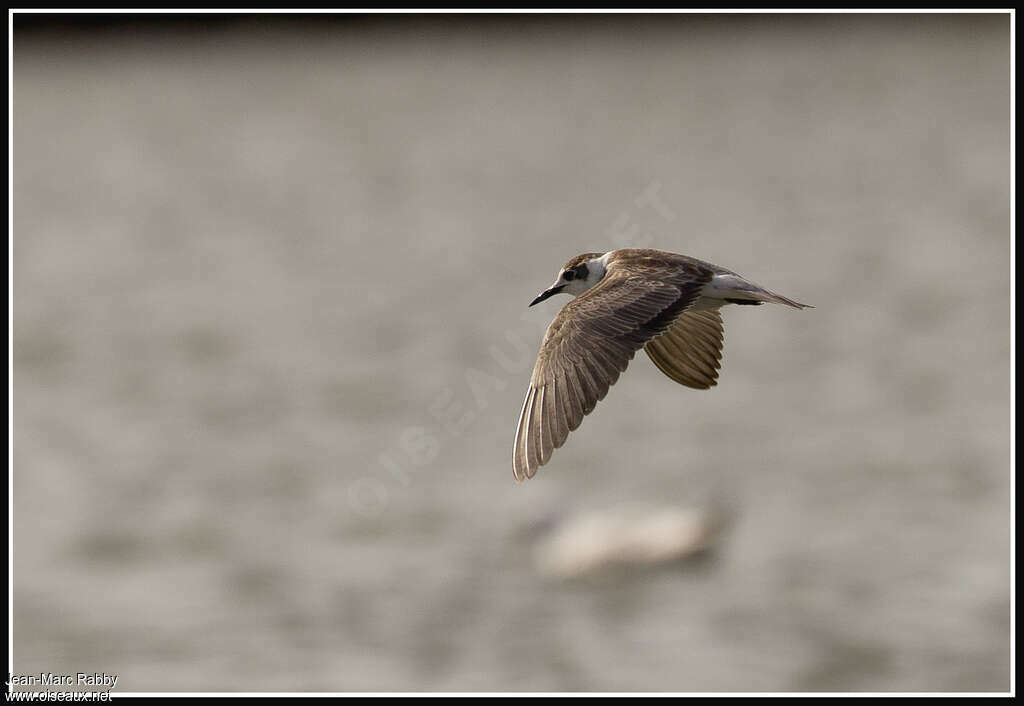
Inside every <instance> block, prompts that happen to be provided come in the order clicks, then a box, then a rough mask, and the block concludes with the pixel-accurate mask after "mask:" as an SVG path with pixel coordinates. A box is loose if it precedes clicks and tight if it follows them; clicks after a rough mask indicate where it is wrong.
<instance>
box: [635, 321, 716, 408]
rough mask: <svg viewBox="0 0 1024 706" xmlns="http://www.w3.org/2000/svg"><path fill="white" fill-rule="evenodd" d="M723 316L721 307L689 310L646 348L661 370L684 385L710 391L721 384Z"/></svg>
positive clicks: (648, 343) (649, 342)
mask: <svg viewBox="0 0 1024 706" xmlns="http://www.w3.org/2000/svg"><path fill="white" fill-rule="evenodd" d="M722 338H723V333H722V315H721V314H720V313H719V312H718V309H706V310H704V311H687V312H684V313H683V314H681V315H680V316H679V317H678V318H677V319H676V322H675V323H674V324H672V325H671V326H670V327H669V328H668V329H667V330H666V331H665V333H663V334H661V335H660V336H658V337H657V338H655V339H652V340H650V341H648V342H647V345H645V346H644V350H645V351H647V355H649V356H650V358H651V360H652V361H654V364H655V365H657V366H658V369H659V370H661V372H663V373H665V374H666V375H668V376H669V377H670V378H672V379H673V380H675V381H676V382H678V383H679V384H680V385H686V386H687V387H693V388H696V389H698V390H706V389H708V388H709V387H711V386H712V385H715V384H717V383H718V367H719V361H720V360H721V359H722Z"/></svg>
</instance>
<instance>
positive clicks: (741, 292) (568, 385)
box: [512, 249, 805, 481]
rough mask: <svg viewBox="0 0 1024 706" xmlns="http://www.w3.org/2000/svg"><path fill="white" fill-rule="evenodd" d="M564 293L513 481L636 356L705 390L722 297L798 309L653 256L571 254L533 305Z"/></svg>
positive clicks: (717, 347)
mask: <svg viewBox="0 0 1024 706" xmlns="http://www.w3.org/2000/svg"><path fill="white" fill-rule="evenodd" d="M563 291H564V292H568V293H575V294H578V295H579V296H578V297H577V298H576V299H573V300H572V301H570V302H569V303H568V304H566V305H565V306H564V307H563V308H562V310H561V311H560V312H559V313H558V315H557V316H556V317H555V319H554V321H552V322H551V325H550V326H549V327H548V330H547V333H546V334H545V336H544V341H543V343H542V344H541V349H540V353H539V354H538V356H537V363H536V365H535V367H534V370H533V377H532V378H531V380H530V388H529V390H528V392H527V394H526V400H525V402H524V403H523V408H522V412H521V413H520V416H519V425H518V428H517V430H516V440H515V448H514V450H513V462H512V465H513V471H514V474H515V478H516V480H517V481H521V480H524V479H525V478H531V477H533V475H534V474H535V473H536V472H537V469H538V468H539V467H540V466H543V465H544V464H545V463H547V462H548V460H549V459H550V458H551V454H552V452H553V451H554V450H555V449H557V448H559V447H560V446H562V444H564V443H565V440H566V438H567V437H568V436H569V432H571V431H573V430H574V429H576V428H577V427H578V426H579V425H580V423H581V422H582V421H583V417H584V416H586V415H587V414H589V413H590V412H591V411H592V410H593V409H594V407H595V406H596V405H597V403H598V401H600V400H601V399H603V398H604V396H605V395H606V394H607V393H608V389H609V388H610V387H611V386H612V385H614V384H615V382H616V380H618V378H619V375H620V374H621V373H622V372H623V371H625V369H626V366H627V365H628V364H629V361H630V360H631V359H632V358H633V356H634V355H635V354H636V351H637V350H639V349H640V348H644V350H645V351H646V352H647V354H648V356H650V358H651V360H652V361H653V362H654V364H655V365H656V366H657V367H658V368H659V369H660V370H661V371H662V372H664V373H665V374H666V375H667V376H668V377H670V378H672V379H673V380H675V381H676V382H678V383H680V384H682V385H686V386H688V387H693V388H697V389H707V388H709V387H711V386H713V385H715V384H716V382H717V379H718V368H719V361H720V360H721V355H722V341H723V332H722V319H721V315H720V314H719V312H718V308H719V307H720V306H722V305H724V304H726V303H728V299H733V300H739V301H741V302H743V303H748V302H749V303H751V304H754V303H757V304H759V303H761V302H763V301H773V302H778V303H784V304H788V305H790V306H795V307H798V308H803V307H804V306H805V305H803V304H799V303H797V302H794V301H793V300H791V299H786V298H785V297H781V296H779V295H777V294H774V293H772V292H769V291H768V290H765V289H763V288H761V287H759V286H757V285H755V284H753V283H750V282H747V281H746V280H744V279H743V278H741V277H740V276H739V275H736V274H735V273H734V272H731V271H729V270H726V269H724V268H721V267H718V266H717V265H712V264H710V263H706V262H702V261H700V260H696V259H694V258H691V257H687V256H685V255H676V254H674V253H668V252H663V251H659V250H640V249H626V250H615V251H612V252H610V253H607V254H605V255H604V256H602V255H601V254H600V253H585V254H583V255H578V256H576V257H574V258H573V259H572V260H570V261H569V262H567V263H566V265H565V266H564V267H563V268H562V271H561V273H560V275H559V279H558V280H556V282H555V284H554V285H553V286H552V287H551V288H549V289H548V290H547V291H546V292H544V293H543V294H541V296H539V297H538V298H537V299H536V300H534V303H537V302H538V301H541V300H543V299H545V298H547V297H548V296H551V295H552V294H555V293H559V292H563Z"/></svg>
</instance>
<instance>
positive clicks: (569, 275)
mask: <svg viewBox="0 0 1024 706" xmlns="http://www.w3.org/2000/svg"><path fill="white" fill-rule="evenodd" d="M562 277H563V278H565V281H566V282H569V281H572V280H574V279H576V270H566V271H565V272H563V273H562Z"/></svg>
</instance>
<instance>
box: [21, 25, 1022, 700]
mask: <svg viewBox="0 0 1024 706" xmlns="http://www.w3.org/2000/svg"><path fill="white" fill-rule="evenodd" d="M14 57H15V59H14V106H15V107H14V120H15V123H14V158H15V172H14V178H15V181H14V206H15V212H14V273H15V281H14V295H15V305H14V316H15V321H14V326H15V329H14V331H15V340H14V366H15V367H14V394H15V398H14V411H15V415H16V416H15V421H14V442H15V451H14V460H15V470H14V493H15V511H16V514H15V521H14V527H15V532H16V534H15V546H16V554H15V562H14V568H15V582H14V588H15V603H14V619H15V625H14V646H15V653H14V666H15V669H16V671H19V672H23V673H33V672H36V673H38V672H40V671H46V672H55V673H61V672H77V671H86V672H90V671H93V670H95V671H106V672H108V673H117V674H118V675H119V676H120V681H119V682H118V691H179V690H189V691H200V690H201V691H222V690H223V691H227V690H247V691H264V690H267V691H273V690H288V691H307V690H319V691H345V690H452V691H459V690H503V691H518V690H638V691H647V690H678V691H712V690H732V691H738V690H871V691H883V690H978V691H982V690H1006V689H1008V688H1009V649H1008V647H1009V638H1010V634H1009V516H1008V515H1009V513H1008V507H1009V433H1010V431H1009V414H1008V410H1009V365H1008V364H1009V356H1010V335H1009V268H1008V255H1009V240H1010V230H1009V223H1010V221H1009V128H1010V125H1009V95H1008V87H1009V33H1008V21H1007V18H1006V17H1005V16H994V15H988V16H967V15H958V16H954V17H940V16H917V17H885V16H878V17H852V16H835V17H826V18H817V19H808V18H800V17H771V16H764V17H758V18H741V17H730V18H672V17H654V18H641V17H635V18H628V19H626V18H605V19H601V20H595V19H587V18H548V19H546V20H543V21H538V20H527V19H520V20H517V21H511V20H508V19H500V18H496V19H493V20H487V21H483V20H476V21H469V20H466V19H454V18H450V19H447V20H446V19H443V18H435V19H432V20H422V19H421V20H415V21H413V20H402V21H399V20H397V19H394V18H390V19H379V20H377V21H373V22H365V21H362V22H352V23H347V22H339V21H334V22H327V21H317V22H305V23H297V22H284V21H272V20H269V19H266V18H264V19H258V18H257V19H239V20H236V21H232V22H217V23H210V25H209V26H206V25H203V24H202V23H198V24H194V25H191V26H188V27H185V28H178V29H177V30H173V28H171V29H169V30H168V31H164V30H163V28H161V27H160V26H158V25H155V24H152V23H150V24H146V25H133V24H128V25H124V26H120V27H119V28H115V29H114V30H110V29H103V28H102V27H100V28H96V27H92V28H89V29H87V30H83V31H78V30H77V29H76V28H75V27H74V26H64V27H62V28H60V29H59V30H54V31H48V30H47V28H46V27H45V26H34V27H31V28H27V29H25V30H24V31H16V33H15V54H14ZM623 245H650V246H653V247H659V248H662V249H666V250H673V251H677V252H683V253H687V254H690V255H693V256H696V257H700V258H703V259H706V260H710V261H712V262H716V263H719V264H721V265H724V266H726V267H729V268H731V269H734V270H736V271H738V272H740V273H741V274H744V275H746V276H748V277H750V278H751V279H753V280H754V281H757V282H760V283H761V284H763V285H765V286H767V287H770V288H772V289H775V290H777V291H779V292H782V293H784V294H786V295H789V296H792V297H794V298H796V299H799V300H801V301H806V302H808V303H811V304H814V305H815V306H816V307H817V308H815V309H813V310H808V311H803V312H797V311H790V310H785V309H783V308H782V307H760V308H757V309H754V308H739V307H733V308H731V309H729V310H727V311H726V313H725V320H726V348H725V357H724V365H723V374H722V377H721V382H720V384H719V386H718V387H717V388H714V389H713V390H712V391H710V392H697V391H693V390H688V389H684V388H681V387H679V386H676V385H674V384H673V383H671V382H669V381H667V380H666V379H665V378H663V376H662V375H661V374H660V373H659V372H658V371H657V370H656V369H655V368H654V366H653V365H651V364H650V362H649V361H648V360H647V359H646V357H645V356H643V355H641V356H639V357H638V358H637V359H636V360H635V361H634V363H633V365H632V366H631V369H630V371H629V372H628V374H627V375H625V376H624V377H623V378H622V380H621V381H620V382H619V384H618V385H617V386H616V387H615V388H613V390H612V391H611V393H610V394H609V397H608V398H607V400H606V402H605V403H602V404H601V405H599V408H598V410H597V412H596V413H595V414H593V415H592V416H591V417H590V418H588V419H587V420H586V422H585V423H584V424H583V426H582V427H581V428H580V429H579V430H578V431H577V432H575V433H574V434H573V435H572V437H571V439H570V441H569V443H568V444H567V445H566V446H565V447H564V448H563V449H561V450H560V451H558V452H557V453H556V454H555V456H554V457H553V460H552V462H551V463H550V464H549V465H548V466H546V467H545V468H543V469H542V470H541V472H540V474H539V475H538V477H537V478H536V479H534V480H533V481H531V482H529V483H526V484H523V485H516V484H515V483H514V482H513V480H512V471H511V444H512V436H513V433H514V426H515V423H516V419H517V417H518V413H519V409H520V405H521V403H522V396H523V394H524V393H525V388H526V385H527V382H528V379H529V373H530V369H531V367H532V364H533V356H534V355H535V352H536V349H537V346H538V344H539V341H540V337H541V335H542V333H543V329H544V326H546V325H547V322H548V321H549V320H550V319H551V317H553V316H554V314H555V312H556V311H557V308H558V306H560V305H561V304H563V303H564V301H565V300H564V299H554V300H552V301H551V302H547V303H545V304H544V305H543V306H537V307H534V308H533V309H529V310H527V309H526V304H527V303H528V302H529V301H530V300H531V299H532V298H533V296H535V295H536V294H537V292H539V291H540V290H541V289H542V288H544V287H545V286H546V285H547V284H548V283H549V282H550V281H551V280H552V279H553V278H554V276H555V274H556V273H557V270H558V267H559V266H560V265H561V264H562V263H563V262H564V261H565V260H567V259H568V258H569V257H570V256H572V255H575V254H577V253H579V252H586V251H594V250H596V251H602V250H607V249H611V248H614V247H620V246H623ZM651 500H658V501H661V502H670V503H671V502H675V503H678V504H680V505H684V506H698V507H711V506H719V505H721V506H725V507H728V509H729V513H730V515H731V517H732V521H731V524H730V528H729V531H728V532H727V533H725V535H724V536H723V538H722V540H721V542H720V544H719V545H718V546H717V547H716V548H715V549H714V551H713V552H712V553H711V554H710V555H709V556H707V557H705V558H703V559H702V560H701V561H700V562H698V563H696V564H692V565H683V566H675V567H669V568H665V569H662V570H639V569H638V570H636V571H629V572H620V573H616V574H613V575H609V576H597V577H593V578H590V579H582V580H576V581H568V582H557V581H553V580H550V579H546V578H544V577H542V576H540V575H538V574H537V572H536V571H535V569H534V566H533V564H532V562H531V559H530V551H531V542H532V541H533V537H535V536H536V534H537V532H538V528H539V527H543V526H544V525H545V523H548V522H550V521H551V520H552V518H556V519H557V518H558V517H561V516H564V515H565V514H566V513H569V512H574V511H592V510H599V509H600V508H603V507H612V506H615V505H616V504H617V503H620V502H627V501H630V502H632V501H638V502H643V501H651Z"/></svg>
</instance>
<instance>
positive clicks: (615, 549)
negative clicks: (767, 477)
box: [534, 506, 721, 578]
mask: <svg viewBox="0 0 1024 706" xmlns="http://www.w3.org/2000/svg"><path fill="white" fill-rule="evenodd" d="M720 525H721V523H720V522H718V521H717V519H716V518H715V517H713V516H712V513H711V512H709V511H707V510H698V509H692V508H679V507H655V508H652V507H644V506H627V507H619V508H612V509H608V510H601V511H590V512H585V513H582V514H579V515H575V516H572V517H569V518H568V519H566V520H564V521H562V522H559V523H557V524H556V525H555V526H554V528H553V529H552V530H551V531H550V532H549V533H547V534H545V535H544V536H543V537H542V538H541V539H540V540H538V542H537V543H536V545H535V547H534V563H535V565H536V567H537V570H538V571H539V572H540V573H541V574H543V575H545V576H550V577H554V578H571V577H574V576H580V575H583V574H589V573H593V572H597V571H601V570H603V569H608V568H611V567H615V566H625V565H653V564H665V563H670V562H674V561H679V560H681V559H684V558H686V557H690V556H692V555H695V554H697V553H699V552H701V551H703V550H705V549H707V548H708V547H710V546H711V543H712V542H713V540H714V537H715V534H716V533H717V530H718V529H719V528H720Z"/></svg>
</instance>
